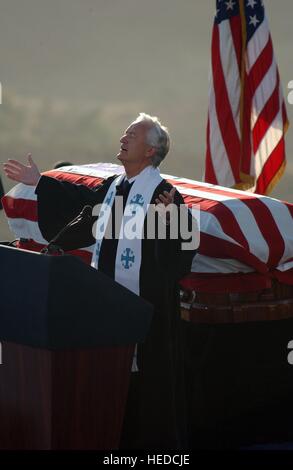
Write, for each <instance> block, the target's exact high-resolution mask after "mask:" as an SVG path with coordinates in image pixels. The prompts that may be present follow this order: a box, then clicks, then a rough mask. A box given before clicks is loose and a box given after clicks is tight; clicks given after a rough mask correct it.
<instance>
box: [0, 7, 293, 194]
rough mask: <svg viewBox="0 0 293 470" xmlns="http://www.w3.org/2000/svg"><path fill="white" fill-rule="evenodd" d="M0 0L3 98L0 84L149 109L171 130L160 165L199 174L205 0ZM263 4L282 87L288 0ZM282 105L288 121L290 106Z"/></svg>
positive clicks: (291, 145)
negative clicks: (170, 142)
mask: <svg viewBox="0 0 293 470" xmlns="http://www.w3.org/2000/svg"><path fill="white" fill-rule="evenodd" d="M0 6H1V17H0V57H1V67H0V81H1V83H2V86H3V100H5V93H6V92H7V93H13V94H15V95H17V96H19V97H23V98H26V97H30V98H42V99H43V98H45V99H49V100H52V99H56V100H59V101H60V102H62V101H64V102H74V103H76V104H77V105H79V106H80V107H82V106H85V105H89V104H91V105H105V106H107V109H108V110H109V121H111V116H112V114H111V110H114V111H113V114H115V111H117V109H118V110H120V112H121V113H122V111H121V110H123V109H124V108H125V109H130V110H133V115H134V116H135V115H136V114H137V112H139V111H143V110H145V111H146V112H150V113H152V114H157V115H159V117H160V118H161V119H162V121H164V123H166V124H167V125H168V126H169V128H170V131H171V135H172V137H173V139H172V140H173V146H172V152H171V154H170V158H169V160H168V162H166V165H165V167H164V170H165V171H166V172H171V173H172V172H173V173H174V172H176V173H177V174H178V175H183V176H190V177H192V178H194V179H201V176H202V170H203V167H204V154H205V128H206V115H207V105H208V71H209V60H210V42H211V29H212V21H213V14H214V10H215V1H214V0H147V1H146V0H50V1H49V0H0ZM265 6H266V11H267V16H268V18H269V23H270V27H271V33H272V37H273V43H274V48H275V52H276V56H277V61H278V63H279V68H280V74H281V80H282V83H283V87H284V93H285V95H286V96H287V94H288V91H287V84H288V82H289V81H290V80H293V63H292V50H293V28H292V17H293V2H292V0H266V1H265ZM287 110H288V115H289V118H291V121H293V119H292V115H293V106H292V105H288V104H287ZM0 112H1V107H0ZM120 122H121V120H119V128H117V134H115V136H114V137H115V140H117V146H118V142H119V137H120V133H121V131H122V130H123V129H120ZM122 122H123V120H122ZM127 124H128V122H125V126H126V125H127ZM113 125H114V123H113ZM115 132H116V130H115ZM292 132H293V131H292V129H291V128H290V129H289V131H288V137H287V148H288V152H287V155H288V161H289V165H288V170H287V173H286V177H285V178H284V179H283V181H282V183H281V184H280V185H279V186H278V190H277V192H276V191H275V193H274V194H276V196H277V197H285V195H286V196H287V198H288V188H289V186H290V184H291V181H292V175H293V165H292V153H293V137H292V135H293V134H292ZM25 151H26V150H25V149H24V153H25ZM0 152H1V149H0ZM4 157H5V156H3V155H1V159H2V160H3V158H4ZM66 157H67V156H66V155H64V158H66ZM39 158H41V157H39ZM195 161H196V164H195V163H194V162H195Z"/></svg>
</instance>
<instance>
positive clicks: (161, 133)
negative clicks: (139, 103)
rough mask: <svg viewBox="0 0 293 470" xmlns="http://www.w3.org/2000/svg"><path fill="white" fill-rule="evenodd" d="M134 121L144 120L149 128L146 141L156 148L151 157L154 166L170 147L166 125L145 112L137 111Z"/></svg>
mask: <svg viewBox="0 0 293 470" xmlns="http://www.w3.org/2000/svg"><path fill="white" fill-rule="evenodd" d="M134 122H135V123H137V122H145V123H146V124H148V126H149V129H148V132H147V141H146V143H147V144H148V145H151V147H154V148H155V149H156V153H155V154H154V156H153V157H152V165H153V166H154V167H157V166H159V165H160V163H161V162H162V161H163V160H164V158H165V156H166V155H167V153H168V152H169V148H170V136H169V131H168V129H167V127H165V126H162V124H161V123H160V121H159V119H158V118H157V117H156V116H150V115H149V114H145V113H139V116H138V117H137V118H136V120H135V121H134Z"/></svg>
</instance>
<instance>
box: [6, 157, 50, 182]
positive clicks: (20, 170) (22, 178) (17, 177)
mask: <svg viewBox="0 0 293 470" xmlns="http://www.w3.org/2000/svg"><path fill="white" fill-rule="evenodd" d="M27 161H28V165H24V164H23V163H21V162H19V161H18V160H12V159H8V161H7V163H4V165H3V167H4V172H5V174H6V176H7V177H8V178H10V179H11V180H13V181H18V182H19V183H24V184H28V185H30V186H36V184H37V183H38V181H39V179H40V176H41V173H40V171H39V169H38V167H37V165H36V164H35V162H34V161H33V159H32V156H31V154H30V153H29V154H28V155H27Z"/></svg>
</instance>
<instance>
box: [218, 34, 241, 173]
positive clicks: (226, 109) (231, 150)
mask: <svg viewBox="0 0 293 470" xmlns="http://www.w3.org/2000/svg"><path fill="white" fill-rule="evenodd" d="M212 73H213V82H214V88H215V102H216V111H217V116H218V121H219V126H220V130H221V134H222V139H223V142H224V145H225V148H226V152H227V156H228V158H229V162H230V165H231V169H232V172H233V176H234V179H235V181H239V166H238V164H237V161H236V160H235V157H234V156H235V155H237V154H238V155H239V154H240V140H239V136H238V133H237V129H236V126H235V122H234V119H233V114H232V110H231V105H230V102H229V96H228V92H227V88H226V81H225V77H224V74H223V69H222V62H221V55H220V47H219V28H218V27H217V26H215V27H214V31H213V39H212Z"/></svg>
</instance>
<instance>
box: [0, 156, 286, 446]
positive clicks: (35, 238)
mask: <svg viewBox="0 0 293 470" xmlns="http://www.w3.org/2000/svg"><path fill="white" fill-rule="evenodd" d="M121 171H122V167H120V166H118V165H111V164H93V165H83V166H72V167H64V168H61V169H58V170H52V171H48V172H46V173H45V174H46V175H48V176H51V177H53V178H57V179H61V180H66V181H70V182H73V183H76V184H84V185H88V186H90V187H94V186H96V185H98V184H99V183H100V182H102V181H103V180H104V179H105V178H107V177H108V176H111V175H113V174H118V173H120V172H121ZM163 176H164V177H165V178H166V179H167V180H168V181H170V183H172V184H173V185H174V186H175V187H176V188H177V190H178V191H179V192H180V193H181V194H182V196H183V198H184V201H185V203H186V204H187V205H188V206H189V207H190V210H191V211H193V213H194V215H196V217H197V221H198V223H199V226H200V245H199V250H198V253H197V255H196V256H195V258H194V260H193V263H192V268H191V272H190V274H189V275H187V276H186V277H185V278H184V279H182V280H181V286H182V292H183V296H182V317H183V319H184V320H187V322H186V323H185V325H186V338H185V339H186V372H187V377H188V379H187V382H188V393H189V416H190V423H191V424H190V429H191V435H192V436H193V439H192V443H191V445H192V446H193V447H197V446H198V447H201V446H207V445H211V446H219V447H223V446H226V445H227V446H228V447H229V446H231V445H233V443H235V442H244V441H247V442H248V441H257V440H260V439H261V437H262V438H263V439H270V438H271V439H275V438H277V437H279V438H281V439H284V433H285V435H286V433H287V434H288V435H289V427H288V426H289V424H288V426H287V424H286V422H285V421H286V420H287V421H288V423H289V422H290V419H291V421H292V419H293V411H292V404H291V401H292V400H291V395H292V392H293V366H291V365H290V364H289V363H288V360H287V355H288V353H289V350H288V344H289V342H290V340H293V218H292V215H293V205H292V204H289V203H286V202H282V201H279V200H276V199H273V198H269V197H265V196H258V195H256V194H252V193H247V192H242V191H235V190H232V189H227V188H223V187H220V186H214V185H210V184H207V183H200V182H197V181H193V180H189V179H185V178H178V177H174V176H170V175H163ZM34 189H35V188H34V187H30V186H25V185H22V184H19V185H17V186H15V187H14V188H13V189H12V190H11V191H10V192H9V193H8V194H7V195H6V196H5V197H4V198H3V200H2V202H3V207H4V210H5V213H6V216H7V218H8V222H9V225H10V228H11V230H12V232H13V233H14V234H15V236H16V237H17V238H20V241H19V246H20V247H21V248H27V249H32V250H37V251H39V250H40V249H41V248H42V247H43V245H44V244H45V243H46V240H44V239H43V237H42V235H41V232H40V230H39V227H38V222H37V221H38V215H37V196H36V194H35V192H34ZM48 197H50V195H49V194H48ZM199 209H200V211H199ZM92 250H93V247H89V248H82V249H80V250H77V251H76V252H74V253H73V254H76V255H78V256H81V257H82V258H83V259H84V260H85V261H86V262H88V263H90V260H91V255H92ZM205 431H206V432H205ZM223 439H224V441H225V442H224V441H223Z"/></svg>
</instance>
